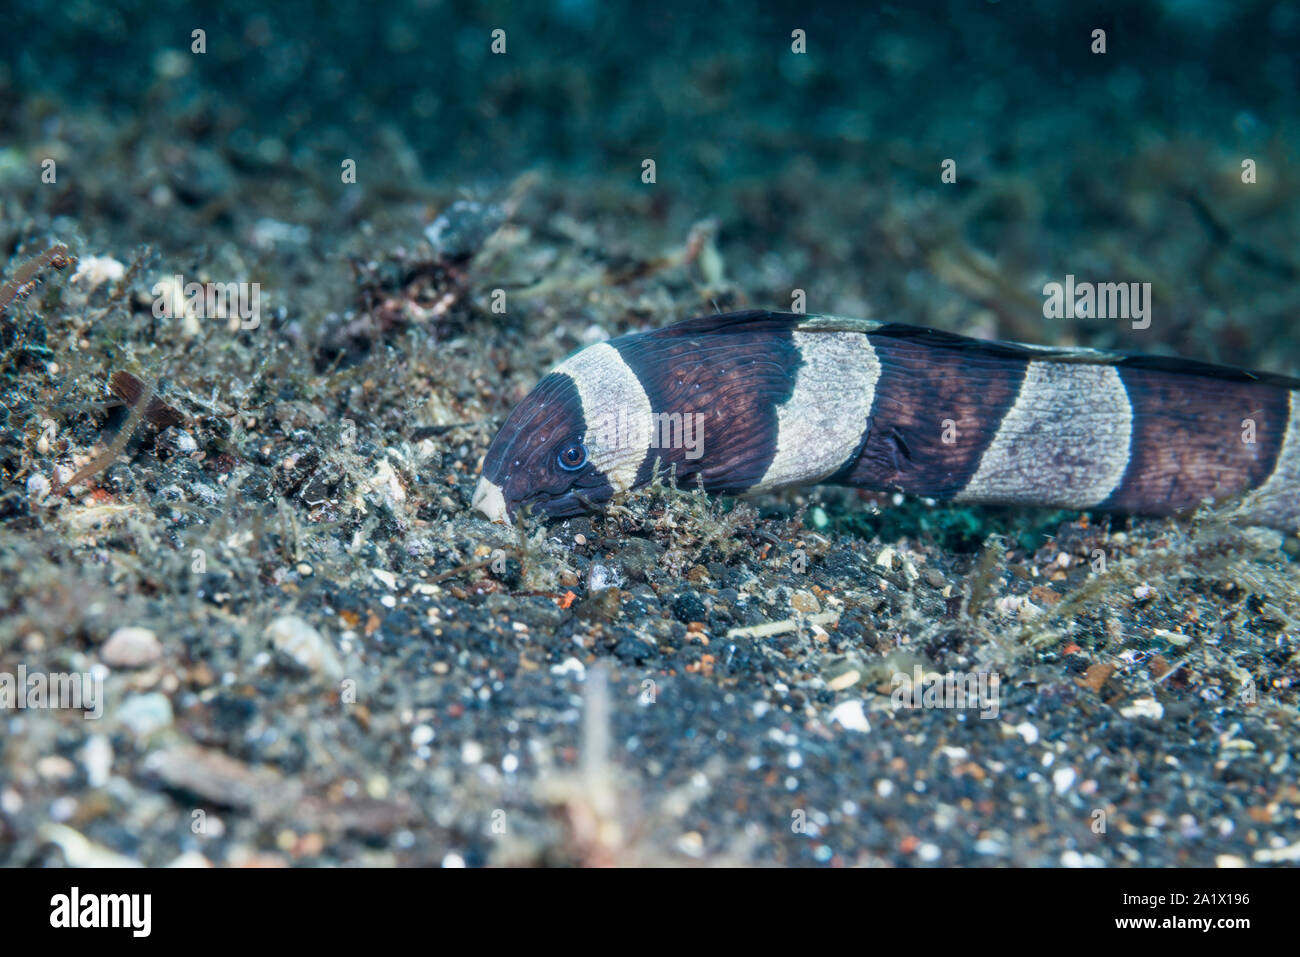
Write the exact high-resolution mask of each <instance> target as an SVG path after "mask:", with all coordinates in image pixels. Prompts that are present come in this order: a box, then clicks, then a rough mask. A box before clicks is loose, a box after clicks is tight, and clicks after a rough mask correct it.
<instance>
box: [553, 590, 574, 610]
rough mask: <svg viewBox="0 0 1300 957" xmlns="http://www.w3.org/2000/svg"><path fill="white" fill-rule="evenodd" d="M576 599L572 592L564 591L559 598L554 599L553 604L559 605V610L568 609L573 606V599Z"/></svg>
mask: <svg viewBox="0 0 1300 957" xmlns="http://www.w3.org/2000/svg"><path fill="white" fill-rule="evenodd" d="M577 597H578V596H577V595H575V594H574V593H573V592H571V591H566V592H565V593H564V594H563V595H561V596H560V597H559V598H557V599H555V603H556V604H557V605H559V606H560V607H561V608H568V607H569V606H570V605H572V604H573V599H575V598H577Z"/></svg>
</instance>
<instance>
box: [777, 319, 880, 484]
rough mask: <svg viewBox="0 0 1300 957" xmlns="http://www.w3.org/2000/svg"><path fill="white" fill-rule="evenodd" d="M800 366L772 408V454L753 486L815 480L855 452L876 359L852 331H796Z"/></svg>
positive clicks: (867, 415) (872, 393) (876, 376)
mask: <svg viewBox="0 0 1300 957" xmlns="http://www.w3.org/2000/svg"><path fill="white" fill-rule="evenodd" d="M794 344H795V345H796V346H797V347H798V348H799V358H800V360H801V361H800V365H799V368H798V370H797V371H796V372H795V379H794V388H793V390H792V392H791V394H790V398H789V399H787V400H786V401H785V402H784V403H783V404H782V405H780V406H778V407H777V410H776V421H777V435H776V453H775V454H774V455H773V457H772V464H771V465H769V466H768V467H767V471H766V472H765V473H764V474H763V478H762V480H761V481H760V482H759V483H758V485H756V486H755V488H756V489H771V488H779V487H781V486H783V485H801V484H806V483H809V482H816V481H819V480H821V479H824V478H826V476H828V475H831V474H833V473H834V472H837V471H838V470H839V469H840V468H841V467H842V466H843V465H844V464H845V463H846V462H848V461H849V459H851V458H852V457H853V456H854V455H855V454H856V453H857V451H858V446H859V445H860V444H861V442H862V433H863V432H864V431H866V428H867V424H868V423H869V422H870V421H871V407H872V405H873V404H874V403H875V398H876V383H877V382H879V381H880V359H879V358H877V356H876V350H875V349H874V348H872V345H871V343H870V342H869V341H868V340H867V337H866V336H864V335H861V334H859V333H856V332H812V333H807V332H796V333H795V334H794Z"/></svg>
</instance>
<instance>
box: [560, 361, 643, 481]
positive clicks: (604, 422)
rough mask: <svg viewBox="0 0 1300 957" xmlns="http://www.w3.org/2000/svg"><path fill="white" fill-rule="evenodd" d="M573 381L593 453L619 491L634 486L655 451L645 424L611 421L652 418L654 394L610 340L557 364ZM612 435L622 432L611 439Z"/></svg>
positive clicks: (590, 454)
mask: <svg viewBox="0 0 1300 957" xmlns="http://www.w3.org/2000/svg"><path fill="white" fill-rule="evenodd" d="M555 371H556V372H560V373H563V374H564V375H567V376H568V377H569V378H570V379H572V380H573V383H574V385H575V386H577V389H578V398H579V399H581V401H582V418H583V421H584V422H586V425H587V433H586V435H585V436H584V437H583V442H584V443H585V444H586V446H587V457H588V459H589V460H590V461H591V464H592V465H593V466H595V467H596V468H597V469H599V470H600V471H601V472H602V473H603V474H604V476H605V479H606V481H608V482H609V484H610V486H611V487H612V488H613V489H614V491H616V492H623V491H626V490H627V489H629V488H631V487H632V485H633V484H634V483H635V482H636V476H637V471H638V470H639V469H640V468H641V463H642V462H644V461H645V457H646V453H647V452H649V450H650V436H649V433H648V431H647V430H646V429H645V428H630V429H626V428H611V427H610V424H611V423H629V422H630V423H634V424H635V423H648V422H650V412H651V409H650V398H649V397H648V396H647V395H646V392H645V389H644V388H642V386H641V380H640V379H638V378H637V377H636V373H635V372H633V371H632V370H631V369H630V368H629V367H628V364H627V363H626V362H624V361H623V357H622V356H621V355H619V353H618V350H617V349H615V348H614V347H613V346H611V345H609V344H608V343H606V342H600V343H597V344H596V345H594V346H588V347H587V348H586V349H583V350H582V351H581V352H579V353H578V354H577V355H575V356H573V357H572V358H570V359H567V360H566V361H564V362H562V363H561V364H560V365H559V366H558V367H556V369H555ZM611 436H615V437H617V438H616V439H615V440H614V441H611Z"/></svg>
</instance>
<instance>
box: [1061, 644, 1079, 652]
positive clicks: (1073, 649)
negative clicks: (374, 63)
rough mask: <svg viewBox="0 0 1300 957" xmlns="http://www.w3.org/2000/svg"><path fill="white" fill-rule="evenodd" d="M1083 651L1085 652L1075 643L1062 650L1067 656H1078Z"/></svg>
mask: <svg viewBox="0 0 1300 957" xmlns="http://www.w3.org/2000/svg"><path fill="white" fill-rule="evenodd" d="M1081 651H1083V649H1082V648H1080V647H1079V646H1078V645H1076V644H1075V643H1074V642H1070V643H1069V644H1068V645H1066V646H1065V647H1064V648H1062V649H1061V652H1062V654H1067V655H1076V654H1078V653H1079V652H1081Z"/></svg>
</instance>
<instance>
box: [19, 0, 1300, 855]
mask: <svg viewBox="0 0 1300 957" xmlns="http://www.w3.org/2000/svg"><path fill="white" fill-rule="evenodd" d="M246 7H247V9H245V8H246ZM1011 7H1012V5H1011V4H1001V5H973V4H972V5H963V4H951V5H948V6H944V7H941V8H938V12H934V11H931V12H925V11H919V10H904V9H900V8H894V7H889V8H885V9H884V10H882V11H878V12H874V13H861V12H855V11H852V10H843V11H836V10H834V9H831V10H829V11H822V12H820V13H818V14H816V15H815V16H812V15H809V14H808V13H807V12H806V11H803V10H799V9H797V8H796V9H794V10H792V11H789V12H785V13H778V12H775V11H772V12H767V13H764V14H762V15H757V14H754V13H752V11H749V10H747V9H745V8H742V7H740V6H737V5H732V4H722V5H721V6H719V7H718V8H717V10H716V12H711V13H709V14H704V13H702V12H700V11H698V10H692V9H691V6H690V5H685V4H675V3H666V4H663V5H659V6H656V8H655V9H654V10H648V11H647V10H643V11H640V12H637V11H633V10H626V11H622V12H616V13H611V12H610V11H608V10H605V8H603V7H597V6H595V5H588V4H584V3H580V2H567V3H560V4H550V5H529V6H528V8H527V9H523V10H520V9H510V8H507V7H504V6H500V5H492V4H472V5H468V6H462V5H457V6H456V9H454V10H453V9H451V8H450V7H448V6H444V5H440V4H415V5H413V6H411V7H410V8H409V9H405V8H403V9H397V8H394V10H393V11H389V10H385V11H383V12H382V13H381V12H380V11H379V10H378V8H371V7H366V6H361V5H357V6H355V7H353V6H349V5H344V6H342V7H339V8H338V9H337V10H336V11H335V12H334V13H333V14H332V15H331V16H329V17H324V18H314V17H313V16H310V15H309V13H310V11H311V9H312V8H307V7H304V8H301V9H299V8H297V7H296V6H294V5H289V6H286V7H283V8H279V9H278V10H277V11H275V12H270V13H266V12H259V11H258V10H257V9H256V5H244V4H231V5H223V7H222V9H221V10H216V9H213V10H211V11H207V12H203V11H200V12H198V13H191V12H188V11H182V10H180V9H178V8H172V7H168V6H159V7H156V8H151V7H147V6H145V7H126V8H122V9H119V10H116V11H110V10H107V9H100V8H98V7H96V8H91V7H86V6H69V5H66V4H64V5H60V6H59V8H58V9H59V10H60V11H62V13H61V15H59V16H54V15H52V14H51V13H50V11H49V10H45V8H44V6H43V5H41V4H36V5H33V6H32V7H30V8H29V9H23V10H21V11H20V10H12V11H8V12H6V13H5V14H4V19H5V21H6V22H5V23H3V24H0V26H3V27H5V28H6V29H0V35H3V36H4V39H3V41H0V46H3V48H4V52H5V57H4V66H3V69H0V246H2V247H3V258H4V261H5V262H6V265H5V267H4V278H5V279H9V278H12V277H14V276H15V275H17V274H18V272H19V270H20V269H21V266H22V264H23V263H24V262H25V261H27V260H28V259H29V258H30V257H32V256H34V255H36V254H38V253H40V252H41V251H43V250H45V249H46V248H48V247H49V246H50V245H51V243H53V242H61V243H64V244H66V245H67V247H68V249H69V251H70V253H71V254H72V255H74V256H76V257H77V258H78V263H77V264H75V265H73V264H69V265H68V266H67V267H66V268H64V269H62V270H60V269H55V268H47V269H45V270H44V271H43V272H42V273H41V274H40V276H41V281H40V282H39V283H36V284H34V285H31V286H29V287H25V288H24V289H23V290H22V291H23V292H24V293H26V294H27V295H25V296H24V297H15V298H14V299H13V300H12V301H10V302H8V303H0V307H4V312H3V314H2V315H0V475H2V477H3V490H2V491H0V672H3V673H10V674H16V673H17V670H18V669H19V667H20V666H21V667H22V668H24V669H26V671H27V673H29V674H30V673H62V672H75V673H81V672H89V673H92V674H95V675H98V676H101V677H102V678H103V701H104V714H103V717H102V718H101V719H99V720H84V719H83V717H82V716H81V715H80V714H79V713H75V712H70V711H50V710H21V711H20V710H11V711H9V712H8V713H4V714H0V863H4V864H7V865H32V864H63V863H68V864H75V865H81V864H106V863H124V862H139V863H143V864H148V865H162V864H168V863H181V864H204V863H211V864H214V865H306V866H317V865H335V864H343V865H438V864H440V863H441V864H462V863H463V864H468V865H471V866H473V865H487V864H508V865H564V864H603V863H614V864H687V865H726V864H760V865H772V864H794V865H818V864H820V865H887V866H936V865H973V866H996V865H1021V866H1025V865H1027V866H1041V865H1047V866H1130V865H1136V866H1164V865H1219V866H1243V865H1244V866H1257V865H1269V864H1281V863H1286V862H1294V861H1296V860H1297V858H1300V787H1297V784H1296V777H1297V773H1296V772H1297V755H1296V751H1297V747H1298V746H1300V729H1298V727H1297V682H1298V681H1300V661H1298V659H1297V627H1298V625H1297V621H1298V616H1300V590H1298V589H1297V569H1298V567H1300V566H1298V565H1297V555H1298V554H1300V541H1298V540H1297V539H1296V537H1295V536H1290V537H1289V538H1288V537H1284V536H1283V535H1281V534H1279V533H1277V532H1271V531H1263V530H1258V529H1246V528H1238V527H1236V526H1234V525H1232V524H1231V523H1230V522H1228V521H1227V520H1226V519H1225V517H1224V515H1223V514H1221V513H1217V512H1214V511H1210V510H1204V511H1202V512H1200V513H1198V514H1197V515H1196V516H1194V517H1192V518H1190V519H1186V520H1180V521H1174V520H1161V519H1138V520H1128V519H1125V518H1117V517H1108V516H1104V515H1098V514H1094V515H1081V514H1079V513H1074V512H1060V511H1034V510H1023V509H994V508H986V509H971V508H954V507H945V506H942V505H936V504H934V503H927V502H918V501H910V500H906V501H905V500H895V499H893V498H891V497H890V496H888V495H884V496H881V495H868V494H866V493H859V492H855V491H849V490H843V489H808V490H802V491H798V492H791V493H785V494H779V495H769V496H764V497H759V498H756V499H752V500H743V501H736V500H728V499H719V500H709V499H707V498H705V497H703V496H701V495H696V494H692V493H690V492H684V491H677V492H674V491H672V490H667V489H661V490H655V491H653V492H648V493H641V494H637V495H633V496H631V497H629V498H628V499H627V500H626V501H623V502H620V503H619V504H618V506H617V507H615V508H614V509H612V510H611V511H610V512H609V513H608V514H605V515H598V516H591V517H584V518H580V519H573V520H567V521H560V522H550V523H547V522H543V521H540V520H537V519H530V520H527V521H525V522H524V523H523V526H522V527H521V528H520V529H517V530H516V529H507V528H503V527H500V526H492V525H490V524H488V523H487V522H486V521H484V520H483V519H482V518H481V517H479V516H477V515H476V514H475V513H472V512H471V510H470V509H469V500H470V495H471V492H472V490H473V487H474V483H475V481H476V477H477V470H478V465H479V462H480V460H481V457H482V455H483V453H484V451H485V449H486V447H487V443H488V442H489V441H490V440H491V438H492V435H493V433H494V429H495V423H496V422H497V421H499V419H500V417H502V416H503V415H504V414H505V413H506V412H508V411H509V409H510V408H511V407H512V406H513V404H514V403H515V402H517V401H518V400H519V399H520V398H521V397H522V396H523V395H524V394H525V393H526V392H527V390H528V389H529V388H530V387H531V386H532V385H533V384H534V383H535V382H536V381H537V379H538V378H539V377H540V376H541V375H542V374H543V373H544V372H545V371H546V370H547V369H548V368H549V367H550V366H551V365H553V364H554V363H555V362H557V361H559V360H560V359H562V358H563V357H564V356H566V355H567V354H569V353H571V352H572V351H573V350H575V349H577V348H579V347H580V346H583V345H585V344H588V343H591V342H594V341H599V340H600V339H603V338H605V337H607V336H612V335H618V334H621V333H624V332H628V331H635V330H638V329H646V328H653V327H657V326H659V325H663V324H666V323H668V322H671V321H673V320H674V319H678V318H683V317H686V316H689V315H693V314H698V313H702V312H711V311H713V310H715V309H724V310H725V309H730V308H744V307H754V306H756V307H768V308H777V309H785V308H789V306H790V303H791V294H792V292H791V291H792V290H793V289H796V288H798V289H803V290H805V291H806V294H807V308H808V310H809V311H811V312H834V313H839V314H846V315H857V316H862V317H867V318H889V319H896V320H899V321H906V322H914V323H919V324H925V325H933V326H938V327H941V328H944V329H949V330H953V331H958V332H964V333H968V334H973V335H980V336H987V337H1003V338H1012V339H1022V340H1027V341H1034V342H1041V343H1050V344H1078V345H1089V346H1096V347H1103V348H1116V349H1129V350H1138V351H1147V352H1161V353H1180V354H1184V355H1189V356H1193V357H1196V358H1201V359H1209V360H1214V361H1221V362H1229V363H1234V364H1239V365H1245V366H1248V367H1253V368H1260V369H1267V370H1270V371H1275V372H1282V373H1288V374H1292V375H1295V374H1297V373H1300V349H1298V348H1297V346H1298V344H1300V322H1298V321H1297V318H1296V316H1297V310H1298V309H1300V282H1297V268H1300V255H1298V254H1297V252H1296V246H1297V243H1296V237H1297V232H1298V230H1300V216H1297V211H1298V210H1300V205H1298V199H1300V178H1298V175H1297V171H1296V169H1297V168H1296V165H1295V163H1296V155H1297V142H1298V141H1300V130H1297V123H1296V118H1297V113H1296V110H1295V90H1296V89H1297V88H1300V86H1298V85H1297V77H1296V70H1297V65H1296V61H1295V59H1294V56H1293V53H1294V50H1295V49H1296V48H1297V42H1300V13H1297V11H1296V9H1295V7H1294V6H1293V5H1287V4H1276V5H1270V4H1260V5H1244V6H1241V5H1235V4H1234V5H1215V4H1178V3H1172V2H1170V3H1163V4H1162V3H1139V4H1133V5H1129V6H1128V8H1127V12H1126V13H1125V14H1123V15H1122V16H1107V17H1104V18H1098V19H1100V21H1101V23H1100V25H1101V26H1103V27H1104V28H1105V29H1106V30H1107V35H1108V42H1109V47H1108V51H1107V53H1106V54H1104V55H1102V56H1098V55H1095V54H1091V53H1090V52H1089V50H1088V46H1089V42H1090V41H1089V39H1088V38H1089V36H1090V33H1091V30H1092V29H1093V28H1094V27H1095V26H1097V24H1096V23H1094V22H1093V19H1092V18H1091V17H1090V16H1089V15H1087V14H1084V13H1080V12H1070V10H1069V9H1068V8H1066V7H1062V8H1060V9H1057V8H1056V7H1055V5H1052V4H1048V5H1045V6H1043V7H1042V8H1041V10H1038V11H1036V12H1035V13H1034V14H1033V15H1032V18H1029V19H1026V17H1027V16H1028V15H1027V14H1025V13H1024V12H1023V11H1021V12H1017V11H1015V10H1012V9H1010V8H1011ZM53 9H54V8H53V7H51V8H50V10H53ZM196 26H205V27H206V29H207V30H208V38H207V39H208V52H207V53H205V54H202V55H195V54H192V53H190V52H189V49H188V44H189V37H190V31H191V29H193V28H194V27H196ZM496 27H503V28H505V29H506V30H507V36H508V44H509V45H508V48H507V52H506V54H505V55H504V56H501V57H493V56H491V55H490V54H489V53H488V52H487V51H488V44H489V43H490V37H489V34H490V31H491V30H492V29H494V28H496ZM795 27H802V28H805V29H807V31H808V35H809V52H808V53H807V54H805V55H803V56H799V55H796V54H794V53H792V52H791V51H790V39H789V37H790V31H791V29H793V28H795ZM349 158H351V159H355V160H356V161H357V171H358V173H357V182H356V183H354V184H353V183H348V184H344V183H342V182H340V179H341V177H340V168H341V163H342V162H343V161H344V160H345V159H349ZM645 158H654V159H655V160H656V164H657V182H656V183H654V184H646V183H643V182H642V181H641V169H642V166H641V163H642V160H643V159H645ZM946 158H954V159H955V160H956V162H957V172H958V180H957V183H955V184H944V183H942V182H941V181H940V175H939V174H940V164H941V163H942V161H943V160H944V159H946ZM1244 158H1250V159H1253V160H1254V161H1255V162H1256V166H1257V171H1258V174H1257V181H1256V182H1254V183H1251V184H1245V183H1243V182H1242V178H1241V164H1242V160H1243V159H1244ZM45 159H53V160H54V161H55V163H56V169H57V178H56V181H55V182H54V183H44V182H42V181H41V171H42V162H43V161H44V160H45ZM434 224H437V225H438V229H436V230H435V231H434V232H435V239H436V240H437V242H436V244H435V243H431V241H430V239H429V238H428V236H427V231H428V229H429V227H430V226H431V225H434ZM1067 273H1073V274H1076V275H1078V276H1080V277H1085V276H1087V277H1094V278H1096V279H1098V280H1101V281H1141V282H1150V283H1152V286H1153V289H1154V297H1155V299H1154V301H1155V309H1154V315H1153V321H1152V323H1151V326H1150V328H1149V329H1147V330H1144V331H1139V330H1134V329H1132V328H1131V327H1130V325H1129V324H1127V323H1124V322H1117V321H1114V320H1086V319H1085V320H1047V319H1044V318H1043V315H1042V295H1041V289H1042V286H1043V284H1044V282H1045V281H1047V280H1050V279H1061V278H1063V277H1064V276H1065V275H1066V274H1067ZM176 275H181V276H184V277H185V279H186V281H199V282H209V281H210V282H257V283H260V285H261V290H262V318H261V322H260V324H259V325H258V327H257V328H256V329H251V330H240V329H238V328H234V326H235V325H237V324H233V323H231V322H229V321H227V320H222V319H219V318H204V317H194V316H191V317H178V318H172V319H168V318H163V319H159V318H157V317H155V315H154V312H153V303H154V299H155V297H154V296H153V295H152V294H151V291H152V289H153V288H154V286H155V284H156V283H158V282H160V281H161V280H164V279H165V278H166V277H171V276H176ZM497 289H501V290H505V293H506V300H505V301H506V304H507V308H506V311H505V312H504V313H496V312H493V310H492V295H493V290H497ZM122 372H127V373H130V374H132V375H134V376H136V377H138V378H139V379H140V380H141V381H143V382H146V383H151V384H154V385H155V386H156V388H157V396H158V398H159V399H161V400H162V401H163V402H165V403H166V406H167V408H168V409H169V410H171V413H172V414H174V418H175V421H176V424H170V425H169V424H167V421H168V420H167V419H166V418H163V419H162V420H161V421H151V420H150V417H145V419H144V421H141V422H135V421H128V419H129V417H128V412H127V409H126V408H125V407H124V406H123V405H122V402H121V401H120V399H119V398H118V397H116V396H115V394H114V393H113V392H112V391H111V390H110V389H109V388H108V383H109V381H110V377H112V376H113V375H114V374H116V373H122ZM157 418H158V417H157V416H154V419H155V420H156V419H157ZM124 425H126V426H129V428H130V432H131V434H130V439H129V441H126V436H123V437H122V442H120V443H118V444H117V445H113V444H112V443H113V442H114V439H115V437H117V436H118V435H119V433H120V432H121V430H122V429H123V427H124ZM106 450H107V452H108V453H109V455H108V457H107V458H106V459H103V460H102V461H99V459H100V457H101V456H103V455H104V453H105V452H106ZM112 453H116V454H115V455H114V454H112ZM107 463H111V464H107ZM97 465H98V466H101V467H98V468H97V467H96V466H97ZM79 472H80V473H81V474H80V475H78V473H79ZM70 478H76V481H74V482H73V484H72V486H71V488H69V489H66V490H63V489H60V488H59V486H60V485H61V484H62V483H64V482H66V481H67V480H68V479H70ZM496 549H501V550H502V552H501V553H500V554H498V555H497V557H498V558H499V559H500V561H498V562H496V563H495V564H494V563H493V562H492V557H493V555H494V550H496ZM1098 549H1101V550H1103V551H1104V552H1105V553H1106V554H1107V556H1108V558H1107V563H1106V569H1105V572H1104V574H1098V573H1096V572H1095V571H1094V569H1093V566H1092V563H1091V561H1090V557H1091V556H1092V555H1093V554H1094V553H1095V551H1096V550H1098ZM466 565H471V566H473V567H469V568H465V567H464V566H466ZM601 586H604V587H601ZM769 624H772V625H773V626H774V627H770V628H763V627H760V628H758V629H757V631H749V632H739V633H737V632H736V629H741V628H749V627H751V626H765V625H769ZM916 666H921V667H922V668H924V669H926V670H929V671H938V672H947V671H950V670H952V671H959V672H971V671H975V672H980V671H985V672H996V673H997V674H998V675H999V676H1000V679H1001V684H1000V689H1001V697H1000V702H999V708H998V713H997V715H996V717H987V718H981V717H980V716H979V714H978V713H977V711H975V710H971V709H960V708H950V709H915V710H908V709H896V708H895V707H893V704H892V702H891V693H890V691H891V679H892V676H893V675H894V674H896V673H899V672H902V673H911V672H912V670H913V668H914V667H916Z"/></svg>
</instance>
